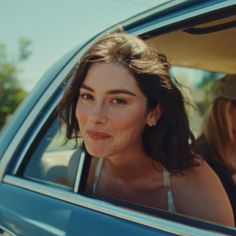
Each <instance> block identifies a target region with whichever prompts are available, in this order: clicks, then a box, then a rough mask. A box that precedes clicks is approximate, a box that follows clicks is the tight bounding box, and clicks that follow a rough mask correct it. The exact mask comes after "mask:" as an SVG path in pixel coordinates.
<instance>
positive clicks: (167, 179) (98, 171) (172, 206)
mask: <svg viewBox="0 0 236 236" xmlns="http://www.w3.org/2000/svg"><path fill="white" fill-rule="evenodd" d="M102 164H103V158H99V160H98V163H97V166H96V170H95V179H94V183H93V193H94V194H95V193H96V189H97V183H98V180H99V178H100V174H101V169H102ZM162 174H163V184H164V188H165V191H166V196H167V203H168V211H170V212H176V208H175V204H174V197H173V193H172V191H171V185H170V173H169V172H168V171H167V170H166V169H164V170H163V171H162Z"/></svg>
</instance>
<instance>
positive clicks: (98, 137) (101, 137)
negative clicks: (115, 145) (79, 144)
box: [87, 130, 111, 140]
mask: <svg viewBox="0 0 236 236" xmlns="http://www.w3.org/2000/svg"><path fill="white" fill-rule="evenodd" d="M87 134H88V135H89V137H90V138H92V139H93V140H105V139H109V138H111V135H109V134H107V133H103V132H96V131H92V130H87Z"/></svg>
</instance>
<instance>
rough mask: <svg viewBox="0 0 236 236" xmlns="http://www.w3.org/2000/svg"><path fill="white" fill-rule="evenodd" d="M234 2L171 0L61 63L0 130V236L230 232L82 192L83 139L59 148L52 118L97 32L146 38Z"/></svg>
mask: <svg viewBox="0 0 236 236" xmlns="http://www.w3.org/2000/svg"><path fill="white" fill-rule="evenodd" d="M235 5H236V3H234V1H170V2H168V3H167V4H163V5H161V6H159V7H157V8H154V9H152V10H150V11H147V12H145V13H143V14H140V15H138V16H136V17H134V18H131V19H129V20H127V21H124V22H121V24H120V25H119V26H113V27H111V28H109V29H107V30H105V31H104V32H102V33H101V34H99V35H97V36H96V37H95V38H93V39H90V40H88V41H87V42H86V43H84V44H82V45H80V46H78V47H77V48H75V49H73V50H72V51H70V52H69V53H68V54H67V55H65V56H64V57H63V58H62V59H61V60H59V61H58V62H57V63H56V64H55V65H54V66H53V67H52V68H51V69H50V70H49V71H48V72H47V73H46V74H45V75H44V77H43V78H42V80H41V81H40V84H39V85H38V86H37V88H36V89H35V90H34V91H33V92H32V94H31V95H30V97H29V98H28V99H27V100H26V101H25V103H24V104H23V105H22V106H21V108H20V109H19V111H18V113H17V114H16V115H15V117H14V118H13V120H12V122H11V124H9V126H8V127H7V128H6V129H5V131H4V132H3V133H2V135H1V140H0V143H1V144H2V146H1V148H0V154H1V162H0V179H1V184H0V230H1V231H2V235H7V234H9V235H129V234H131V235H235V234H236V231H235V230H234V229H231V228H228V227H224V226H221V225H216V224H213V223H210V222H204V221H201V220H197V219H192V218H189V217H187V216H180V215H175V214H171V213H168V212H165V211H157V210H155V211H153V210H152V209H145V208H141V207H138V206H136V205H135V204H133V205H132V204H128V205H126V204H125V203H122V202H114V201H109V199H100V198H97V197H96V196H88V195H86V194H84V193H83V184H84V181H86V168H87V166H88V164H89V163H88V159H89V158H87V156H86V154H85V153H83V152H82V151H81V149H80V140H77V143H75V142H74V141H71V142H69V143H67V144H66V145H64V137H65V131H64V129H63V127H61V125H60V122H59V121H58V119H57V117H56V115H55V109H56V106H57V104H58V102H59V101H60V99H61V97H62V94H63V91H64V90H65V88H66V86H67V83H68V81H69V80H70V79H71V75H72V73H73V70H74V68H75V66H76V62H77V61H78V60H79V58H80V57H81V55H82V54H83V52H84V51H85V50H86V48H88V47H89V45H91V44H92V43H93V42H94V41H95V40H97V39H98V38H99V37H101V36H102V35H104V34H106V33H108V32H113V31H117V30H121V29H122V30H125V31H126V32H128V33H131V34H134V35H139V36H141V37H143V38H144V39H149V38H152V37H154V36H155V37H157V36H158V35H164V34H165V33H169V32H171V31H175V30H178V29H179V28H183V26H184V25H185V24H186V27H187V26H189V25H192V24H197V23H198V22H199V23H200V22H202V21H203V19H204V20H206V19H207V17H209V19H212V18H214V17H216V15H217V14H219V13H222V14H223V12H224V13H225V12H228V11H229V9H231V10H230V11H232V9H235ZM232 14H233V13H232ZM217 16H218V15H217ZM1 231H0V232H1Z"/></svg>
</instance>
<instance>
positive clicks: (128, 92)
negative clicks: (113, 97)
mask: <svg viewBox="0 0 236 236" xmlns="http://www.w3.org/2000/svg"><path fill="white" fill-rule="evenodd" d="M121 93H123V94H128V95H131V96H136V94H135V93H133V92H131V91H129V90H127V89H113V90H110V91H108V92H107V94H121Z"/></svg>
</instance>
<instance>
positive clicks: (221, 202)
mask: <svg viewBox="0 0 236 236" xmlns="http://www.w3.org/2000/svg"><path fill="white" fill-rule="evenodd" d="M173 184H174V186H173V191H174V194H175V199H176V205H177V209H179V210H180V213H183V214H187V215H191V216H193V217H197V218H200V219H205V220H210V221H213V222H218V223H221V224H226V225H233V214H232V209H231V206H230V203H229V200H228V197H227V195H226V193H225V190H224V188H223V186H222V184H221V181H220V179H219V178H218V176H217V175H216V174H215V172H214V171H213V170H212V169H211V167H210V166H209V165H208V164H207V162H205V161H204V160H202V159H201V161H200V163H199V166H197V167H193V168H191V169H188V170H186V171H185V172H184V173H183V175H182V176H178V177H176V178H175V182H174V183H173ZM199 206H201V207H199Z"/></svg>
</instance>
